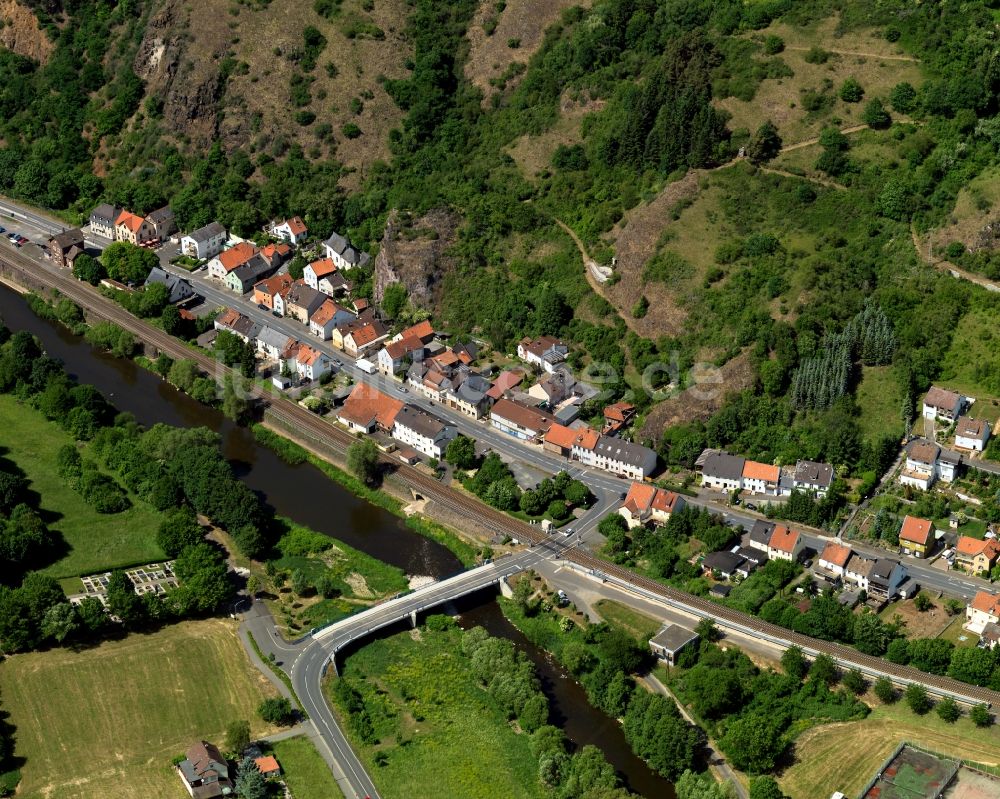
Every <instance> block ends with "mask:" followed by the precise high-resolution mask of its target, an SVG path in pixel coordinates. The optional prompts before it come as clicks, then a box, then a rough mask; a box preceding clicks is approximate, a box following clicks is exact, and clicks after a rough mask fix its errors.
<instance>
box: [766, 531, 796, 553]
mask: <svg viewBox="0 0 1000 799" xmlns="http://www.w3.org/2000/svg"><path fill="white" fill-rule="evenodd" d="M798 543H799V534H798V532H797V531H795V530H792V529H789V528H788V527H785V525H783V524H779V525H776V526H775V528H774V532H773V533H771V540H770V541H768V544H767V545H768V546H769V547H770V548H771V549H776V550H778V552H787V553H789V554H792V553H794V552H795V547H796V546H798Z"/></svg>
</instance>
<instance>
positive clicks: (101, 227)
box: [90, 203, 122, 241]
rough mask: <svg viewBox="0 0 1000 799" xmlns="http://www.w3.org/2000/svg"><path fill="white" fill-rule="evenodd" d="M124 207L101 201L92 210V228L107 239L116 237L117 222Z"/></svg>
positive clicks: (95, 232) (92, 230)
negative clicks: (116, 206)
mask: <svg viewBox="0 0 1000 799" xmlns="http://www.w3.org/2000/svg"><path fill="white" fill-rule="evenodd" d="M121 212H122V209H121V208H115V207H114V206H113V205H108V204H107V203H101V204H100V205H98V206H97V207H96V208H95V209H94V210H93V211H91V212H90V230H91V232H93V233H94V234H96V235H98V236H102V237H104V238H106V239H111V240H112V241H114V239H115V223H116V222H117V221H118V217H119V216H120V215H121Z"/></svg>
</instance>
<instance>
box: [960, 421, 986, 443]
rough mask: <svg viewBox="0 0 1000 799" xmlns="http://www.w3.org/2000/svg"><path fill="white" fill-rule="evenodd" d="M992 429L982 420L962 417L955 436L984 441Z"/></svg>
mask: <svg viewBox="0 0 1000 799" xmlns="http://www.w3.org/2000/svg"><path fill="white" fill-rule="evenodd" d="M989 429H990V425H989V423H988V422H985V421H983V420H982V419H973V418H972V417H971V416H962V417H960V418H959V420H958V424H957V425H955V435H956V436H962V438H977V439H979V440H980V441H982V440H983V439H984V438H986V435H987V433H988V431H989Z"/></svg>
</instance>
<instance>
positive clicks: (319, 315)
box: [309, 300, 355, 341]
mask: <svg viewBox="0 0 1000 799" xmlns="http://www.w3.org/2000/svg"><path fill="white" fill-rule="evenodd" d="M354 318H355V316H354V314H353V313H352V312H351V311H348V310H347V309H346V308H344V307H343V306H342V305H338V304H337V303H335V302H334V301H333V300H324V301H323V304H322V305H320V306H319V308H317V309H316V310H315V311H313V313H312V316H310V317H309V332H310V333H312V334H313V335H314V336H316V338H320V339H323V341H329V340H330V337H331V336H332V334H333V330H334V328H335V327H336V326H337V325H339V324H343V323H345V322H350V321H351V320H353V319H354Z"/></svg>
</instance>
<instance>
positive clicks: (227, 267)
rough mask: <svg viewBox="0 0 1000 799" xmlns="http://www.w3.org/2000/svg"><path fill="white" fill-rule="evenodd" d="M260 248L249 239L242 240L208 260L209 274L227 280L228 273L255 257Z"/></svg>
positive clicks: (217, 278)
mask: <svg viewBox="0 0 1000 799" xmlns="http://www.w3.org/2000/svg"><path fill="white" fill-rule="evenodd" d="M258 252H259V250H258V249H257V248H256V247H255V246H254V245H253V243H252V242H249V241H241V242H240V243H239V244H235V245H233V246H232V247H230V248H229V249H228V250H224V251H223V252H220V253H219V254H218V255H216V256H215V257H214V258H213V259H212V260H211V261H209V262H208V276H209V277H211V278H215V279H216V280H225V279H226V275H228V274H229V273H230V272H232V271H233V270H234V269H236V268H237V267H239V266H243V264H245V263H246V262H247V261H249V260H250V259H251V258H253V257H254V256H255V255H256V254H257V253H258Z"/></svg>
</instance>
